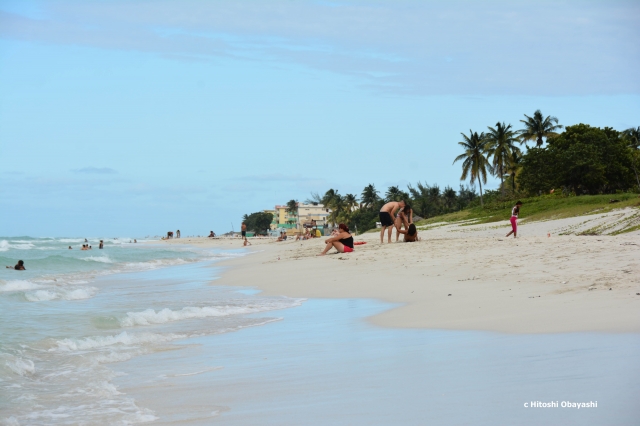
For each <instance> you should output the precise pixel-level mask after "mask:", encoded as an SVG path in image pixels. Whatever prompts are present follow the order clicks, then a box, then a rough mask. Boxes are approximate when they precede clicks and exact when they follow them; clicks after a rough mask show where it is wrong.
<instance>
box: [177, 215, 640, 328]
mask: <svg viewBox="0 0 640 426" xmlns="http://www.w3.org/2000/svg"><path fill="white" fill-rule="evenodd" d="M634 215H635V216H634ZM637 215H638V209H626V210H620V211H613V212H610V213H607V214H601V215H589V216H580V217H574V218H568V219H560V220H550V221H542V222H532V223H527V222H526V220H524V221H522V222H521V225H520V227H519V235H520V236H519V237H518V238H517V239H513V238H508V239H507V238H505V237H504V235H505V234H506V232H507V231H508V230H509V225H508V222H500V223H492V224H485V225H473V224H471V225H470V224H468V223H455V224H437V225H436V226H434V225H431V226H430V227H429V228H430V229H428V230H423V231H421V232H420V236H421V237H422V241H420V242H417V243H402V242H399V243H393V244H386V243H385V244H383V245H381V244H380V241H379V234H378V233H368V234H364V235H360V236H358V237H356V240H357V241H366V242H367V244H365V245H362V246H357V247H356V251H355V252H354V253H349V254H332V255H327V256H324V257H316V256H315V255H316V254H317V253H319V252H320V251H321V249H322V247H323V245H324V243H323V241H324V238H323V239H316V240H311V241H297V242H296V241H290V240H289V241H286V242H275V241H273V240H260V239H252V243H253V245H252V246H251V247H249V249H250V251H251V253H252V254H251V255H249V256H246V257H243V258H240V259H235V260H232V261H229V262H228V265H229V266H231V267H230V268H229V269H228V270H227V271H225V272H224V273H223V276H222V278H221V279H219V280H216V281H215V282H213V283H212V284H214V285H238V286H251V287H257V288H259V289H261V290H263V291H265V292H266V293H267V294H277V295H287V296H291V297H308V298H375V299H382V300H385V301H389V302H393V303H397V304H398V307H397V308H395V309H391V310H389V311H386V312H384V313H382V314H380V315H377V316H375V317H373V318H371V321H372V322H373V323H375V324H378V325H381V326H387V327H419V328H436V329H474V330H492V331H500V332H512V333H549V332H551V333H554V332H573V331H602V332H638V331H640V294H638V293H640V232H638V231H636V232H633V233H627V234H622V235H618V236H609V235H604V236H588V235H587V236H585V235H575V234H580V233H582V232H585V231H588V230H591V229H594V228H597V229H599V230H602V229H604V230H605V231H608V232H613V230H615V229H617V227H618V226H620V225H619V224H620V221H623V220H634V219H633V218H634V217H637ZM629 218H631V219H629ZM548 233H550V234H551V236H550V237H547V234H548ZM560 234H565V235H560ZM393 240H395V233H394V236H393ZM167 243H168V244H176V243H178V244H180V243H186V244H193V245H196V246H202V247H220V248H232V247H236V248H239V247H241V242H240V241H239V240H225V239H219V240H209V239H205V238H197V239H196V238H183V239H182V240H172V241H168V242H167Z"/></svg>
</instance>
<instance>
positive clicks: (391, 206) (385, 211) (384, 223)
mask: <svg viewBox="0 0 640 426" xmlns="http://www.w3.org/2000/svg"><path fill="white" fill-rule="evenodd" d="M404 206H405V202H404V200H403V201H390V202H388V203H387V204H385V205H384V206H382V208H381V209H380V213H379V215H380V227H381V228H382V229H381V230H380V244H382V243H383V242H384V231H385V230H386V229H387V228H388V231H387V232H388V242H389V243H390V242H391V231H392V230H393V228H394V227H396V226H395V220H394V215H395V213H396V211H398V209H402V208H404Z"/></svg>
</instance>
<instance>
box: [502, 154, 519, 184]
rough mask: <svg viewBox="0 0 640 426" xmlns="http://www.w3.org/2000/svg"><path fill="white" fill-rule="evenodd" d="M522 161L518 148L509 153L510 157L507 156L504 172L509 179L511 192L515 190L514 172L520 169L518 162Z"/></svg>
mask: <svg viewBox="0 0 640 426" xmlns="http://www.w3.org/2000/svg"><path fill="white" fill-rule="evenodd" d="M521 161H522V153H521V151H520V150H518V151H515V152H513V153H512V154H511V158H509V162H508V163H507V168H506V169H505V173H506V174H507V175H508V176H509V178H510V179H511V189H512V190H513V192H516V174H517V173H518V171H519V170H520V163H521Z"/></svg>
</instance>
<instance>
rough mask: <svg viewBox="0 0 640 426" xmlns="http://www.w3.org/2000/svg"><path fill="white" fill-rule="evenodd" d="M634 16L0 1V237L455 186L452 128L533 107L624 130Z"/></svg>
mask: <svg viewBox="0 0 640 426" xmlns="http://www.w3.org/2000/svg"><path fill="white" fill-rule="evenodd" d="M638 22H640V2H637V1H615V0H609V1H584V0H583V1H544V0H542V1H446V2H445V1H404V0H390V1H382V0H380V1H302V0H301V1H292V0H288V1H284V0H283V1H268V0H267V1H233V2H232V1H207V2H204V1H192V0H180V1H177V0H174V1H166V0H154V1H135V0H128V1H118V0H115V1H108V2H106V1H92V0H82V1H68V0H66V1H64V0H61V1H57V0H50V1H31V0H19V1H12V0H0V159H1V161H0V203H1V206H0V236H21V235H29V236H92V237H105V238H107V237H112V236H113V237H115V236H132V237H133V236H135V237H142V236H146V235H160V234H163V233H165V232H167V231H169V230H176V229H180V230H181V232H182V235H198V234H199V235H203V234H207V233H208V232H209V231H210V230H213V231H215V232H217V233H222V232H227V231H229V230H231V229H232V227H233V228H234V229H235V230H237V229H238V228H239V225H240V222H241V220H242V215H244V214H246V213H252V212H256V211H262V210H264V209H270V208H273V206H275V205H276V204H285V203H286V202H287V201H289V200H291V199H295V200H299V201H304V200H306V199H307V198H309V196H310V194H311V193H312V192H319V193H323V192H325V191H326V190H327V189H329V188H335V189H337V190H339V191H340V193H342V194H346V193H354V194H356V195H359V194H360V193H361V192H362V189H363V187H364V186H366V185H368V184H374V185H375V186H376V188H377V189H379V190H380V191H381V193H384V191H385V190H386V188H388V187H389V186H391V185H398V186H400V188H401V189H406V186H407V184H415V183H416V182H418V181H422V182H426V183H429V184H438V185H440V187H441V188H444V187H445V186H447V185H449V186H451V187H453V188H454V189H457V188H458V187H459V185H460V183H461V182H460V174H461V168H460V163H456V164H452V162H453V159H454V158H455V157H456V156H457V155H458V154H460V153H461V148H460V147H459V146H458V144H457V143H458V142H459V141H460V140H462V137H461V135H460V133H461V132H464V133H468V132H469V131H470V130H473V131H478V132H481V131H484V130H486V128H487V126H494V125H495V124H496V123H497V122H499V121H500V122H505V123H507V124H512V125H513V127H514V128H515V129H520V128H521V124H522V123H520V120H521V119H524V114H527V115H532V114H533V112H534V111H535V110H537V109H541V111H542V112H543V114H544V115H545V116H546V115H553V116H556V117H557V118H558V119H559V120H560V124H563V125H573V124H578V123H586V124H590V125H593V126H598V127H604V126H608V127H613V128H614V129H617V130H624V129H626V128H629V127H636V126H640V78H638V70H639V69H640V42H639V41H640V26H639V25H637V23H638ZM467 183H468V182H467ZM497 185H498V181H497V180H496V179H495V178H490V180H489V182H488V183H487V185H486V187H487V188H496V187H497Z"/></svg>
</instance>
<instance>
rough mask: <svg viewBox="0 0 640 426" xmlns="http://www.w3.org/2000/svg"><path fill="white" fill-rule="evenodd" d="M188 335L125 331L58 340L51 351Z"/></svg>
mask: <svg viewBox="0 0 640 426" xmlns="http://www.w3.org/2000/svg"><path fill="white" fill-rule="evenodd" d="M184 337H187V336H185V335H181V334H156V333H138V334H130V333H127V332H126V331H123V332H122V333H120V334H116V335H115V336H94V337H86V338H84V339H62V340H58V341H56V345H57V346H56V347H55V348H52V349H50V351H57V350H59V351H78V350H81V351H83V350H85V351H86V350H89V349H96V348H104V347H109V346H113V345H123V346H133V345H141V344H149V343H164V342H169V341H171V340H176V339H182V338H184Z"/></svg>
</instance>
